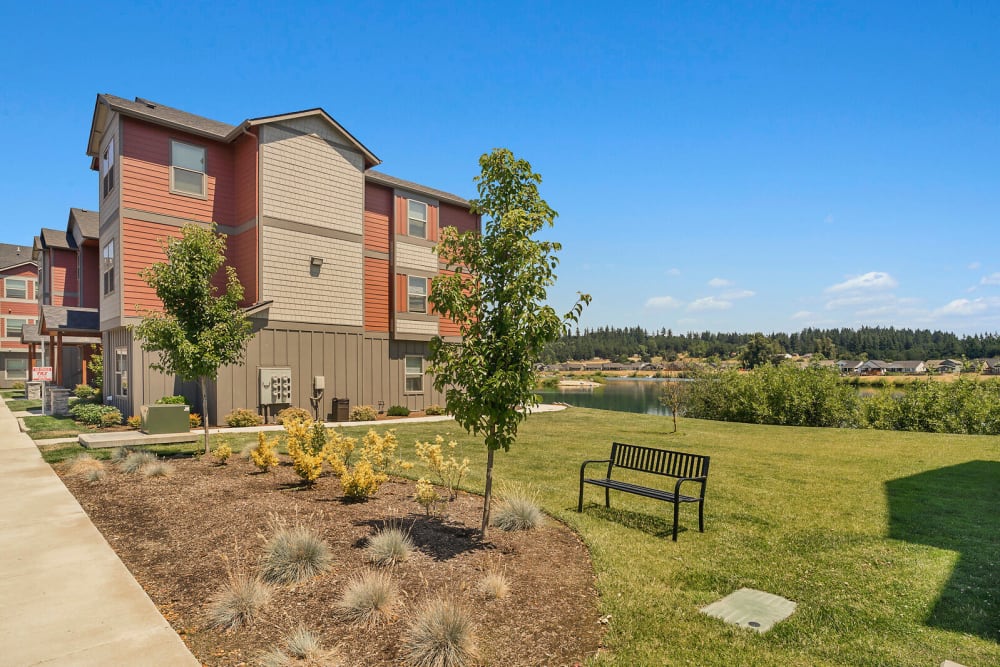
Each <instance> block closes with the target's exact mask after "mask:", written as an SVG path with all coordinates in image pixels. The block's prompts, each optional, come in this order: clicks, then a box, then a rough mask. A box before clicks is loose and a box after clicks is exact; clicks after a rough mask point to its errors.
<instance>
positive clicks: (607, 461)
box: [580, 459, 611, 482]
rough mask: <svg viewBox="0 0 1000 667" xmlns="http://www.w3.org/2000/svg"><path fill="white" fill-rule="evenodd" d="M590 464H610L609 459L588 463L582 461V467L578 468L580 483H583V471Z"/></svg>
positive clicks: (593, 460) (594, 460) (592, 460)
mask: <svg viewBox="0 0 1000 667" xmlns="http://www.w3.org/2000/svg"><path fill="white" fill-rule="evenodd" d="M591 463H611V459H591V460H589V461H584V462H583V465H581V466H580V481H581V482H582V481H583V469H584V468H586V467H587V466H588V465H590V464H591Z"/></svg>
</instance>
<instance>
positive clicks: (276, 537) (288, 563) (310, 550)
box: [261, 521, 333, 584]
mask: <svg viewBox="0 0 1000 667" xmlns="http://www.w3.org/2000/svg"><path fill="white" fill-rule="evenodd" d="M272 529H273V530H274V533H273V535H272V536H271V539H269V540H268V541H267V543H266V544H265V545H264V556H263V559H262V562H261V577H262V578H263V579H264V581H267V582H269V583H277V584H295V583H298V582H300V581H305V580H306V579H310V578H312V577H315V576H316V575H318V574H321V573H322V572H324V571H325V570H326V569H327V568H329V567H330V562H331V561H332V560H333V557H332V555H331V554H330V547H329V546H327V544H326V542H325V541H324V540H323V538H321V537H320V536H318V535H316V534H315V533H313V532H312V531H311V530H310V529H309V528H307V527H306V526H303V525H301V524H297V525H294V526H290V527H289V526H285V525H284V524H282V523H280V522H278V521H274V522H272Z"/></svg>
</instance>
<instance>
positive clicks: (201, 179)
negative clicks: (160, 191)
mask: <svg viewBox="0 0 1000 667" xmlns="http://www.w3.org/2000/svg"><path fill="white" fill-rule="evenodd" d="M170 191H171V192H177V193H180V194H185V195H194V196H196V197H204V196H205V192H206V188H205V147H204V146H192V145H191V144H184V143H181V142H179V141H171V142H170Z"/></svg>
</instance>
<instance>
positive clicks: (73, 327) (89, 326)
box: [38, 306, 101, 334]
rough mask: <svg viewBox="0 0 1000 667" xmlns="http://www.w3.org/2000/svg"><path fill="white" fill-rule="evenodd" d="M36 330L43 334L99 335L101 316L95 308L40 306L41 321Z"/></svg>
mask: <svg viewBox="0 0 1000 667" xmlns="http://www.w3.org/2000/svg"><path fill="white" fill-rule="evenodd" d="M38 329H39V331H41V332H42V333H43V334H50V333H58V332H66V333H76V334H88V333H100V331H101V315H100V312H99V311H98V309H97V308H76V307H71V306H42V319H41V321H40V322H39V324H38Z"/></svg>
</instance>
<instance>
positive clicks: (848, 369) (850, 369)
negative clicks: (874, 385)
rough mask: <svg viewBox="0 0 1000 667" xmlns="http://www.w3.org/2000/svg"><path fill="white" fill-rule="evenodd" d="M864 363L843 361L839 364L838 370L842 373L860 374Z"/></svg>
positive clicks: (849, 360) (851, 360)
mask: <svg viewBox="0 0 1000 667" xmlns="http://www.w3.org/2000/svg"><path fill="white" fill-rule="evenodd" d="M862 363H863V362H861V361H858V360H854V359H841V360H840V361H838V362H837V368H839V369H840V372H841V373H845V374H846V373H858V372H859V370H858V369H859V368H860V367H861V364H862Z"/></svg>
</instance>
